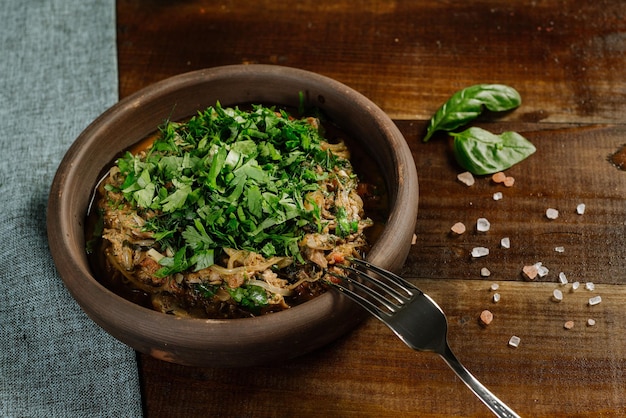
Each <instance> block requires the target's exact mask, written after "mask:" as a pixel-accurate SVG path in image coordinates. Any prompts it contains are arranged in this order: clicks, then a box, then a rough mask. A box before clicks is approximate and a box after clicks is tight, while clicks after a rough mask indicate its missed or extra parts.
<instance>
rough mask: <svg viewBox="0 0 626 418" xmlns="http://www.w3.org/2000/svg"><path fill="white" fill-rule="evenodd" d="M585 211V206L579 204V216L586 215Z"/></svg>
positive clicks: (577, 211)
mask: <svg viewBox="0 0 626 418" xmlns="http://www.w3.org/2000/svg"><path fill="white" fill-rule="evenodd" d="M585 209H586V206H585V204H584V203H579V204H578V206H576V213H577V214H579V215H582V214H584V213H585Z"/></svg>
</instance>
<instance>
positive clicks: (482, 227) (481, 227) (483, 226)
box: [476, 218, 491, 232]
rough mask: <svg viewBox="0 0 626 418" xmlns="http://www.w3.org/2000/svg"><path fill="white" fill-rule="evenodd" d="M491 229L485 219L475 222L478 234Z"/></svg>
mask: <svg viewBox="0 0 626 418" xmlns="http://www.w3.org/2000/svg"><path fill="white" fill-rule="evenodd" d="M489 228H491V223H490V222H489V221H488V220H487V218H478V220H477V221H476V230H477V231H478V232H487V231H489Z"/></svg>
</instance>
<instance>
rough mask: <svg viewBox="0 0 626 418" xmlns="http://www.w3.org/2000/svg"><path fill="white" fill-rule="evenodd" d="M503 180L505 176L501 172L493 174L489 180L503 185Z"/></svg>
mask: <svg viewBox="0 0 626 418" xmlns="http://www.w3.org/2000/svg"><path fill="white" fill-rule="evenodd" d="M505 178H506V174H504V173H503V172H502V171H499V172H497V173H495V174H494V175H493V176H491V180H492V181H493V182H494V183H503V182H504V179H505Z"/></svg>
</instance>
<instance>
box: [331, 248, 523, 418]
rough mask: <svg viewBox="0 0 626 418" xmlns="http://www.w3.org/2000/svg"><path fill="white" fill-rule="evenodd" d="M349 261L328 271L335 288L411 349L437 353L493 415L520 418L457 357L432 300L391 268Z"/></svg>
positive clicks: (359, 261) (440, 311) (438, 311)
mask: <svg viewBox="0 0 626 418" xmlns="http://www.w3.org/2000/svg"><path fill="white" fill-rule="evenodd" d="M349 261H350V262H351V264H352V265H350V266H344V265H337V266H338V267H341V268H342V269H343V270H344V273H345V274H339V273H337V272H336V271H329V274H331V275H332V276H334V277H336V278H337V279H339V281H329V282H330V283H331V284H332V285H333V286H334V287H336V288H337V289H338V290H340V291H341V292H342V293H343V294H344V295H346V296H348V297H349V298H350V299H352V300H353V301H355V302H357V303H358V304H359V305H361V306H362V307H363V308H365V309H366V310H367V311H369V312H370V313H371V314H372V315H374V316H375V317H376V318H378V319H380V320H381V321H382V322H384V323H385V325H387V326H388V327H389V328H391V330H392V331H393V332H394V333H395V334H396V335H397V336H398V337H399V338H400V339H401V340H402V341H403V342H404V343H405V344H406V345H408V346H409V347H411V348H412V349H413V350H417V351H432V352H435V353H437V354H439V355H440V356H441V357H442V358H443V359H444V360H445V362H446V363H447V364H448V366H450V368H451V369H452V370H454V372H455V373H456V374H457V375H458V376H459V377H460V378H461V380H463V382H464V383H465V384H466V385H467V386H468V387H469V388H470V389H471V390H472V392H474V394H476V396H478V397H479V398H480V399H481V400H482V401H483V402H484V403H485V405H487V407H488V408H489V409H490V410H491V411H492V412H493V413H494V414H495V415H497V416H499V417H519V415H517V414H516V413H515V412H514V411H513V410H512V409H511V408H509V407H508V406H507V405H506V404H504V402H502V401H501V400H500V399H498V398H497V397H496V396H495V395H494V394H493V393H491V392H490V391H489V390H488V389H487V388H486V387H485V386H483V384H482V383H480V382H479V381H478V380H477V379H476V378H475V377H474V376H473V375H472V374H471V373H470V372H469V371H468V370H467V369H466V368H465V367H464V366H463V365H462V364H461V363H460V362H459V360H457V358H456V356H455V355H454V354H453V353H452V350H450V347H449V345H448V339H447V333H448V321H447V319H446V316H445V314H444V313H443V311H442V310H441V308H440V307H439V305H437V303H435V301H433V300H432V299H431V298H430V297H429V296H428V295H426V294H425V293H423V292H422V291H421V290H419V289H418V288H417V287H415V286H414V285H412V284H411V283H409V282H407V281H406V280H404V279H403V278H401V277H400V276H398V275H396V274H394V273H392V272H390V271H387V270H385V269H382V268H380V267H377V266H375V265H372V264H370V263H368V262H366V261H363V260H359V259H352V258H350V259H349ZM374 275H376V276H377V278H376V277H374Z"/></svg>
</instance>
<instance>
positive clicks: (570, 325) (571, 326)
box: [563, 321, 574, 329]
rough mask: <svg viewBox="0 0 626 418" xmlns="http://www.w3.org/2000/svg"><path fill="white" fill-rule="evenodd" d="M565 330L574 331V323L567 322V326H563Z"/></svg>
mask: <svg viewBox="0 0 626 418" xmlns="http://www.w3.org/2000/svg"><path fill="white" fill-rule="evenodd" d="M563 328H565V329H572V328H574V321H567V322H565V324H563Z"/></svg>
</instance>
